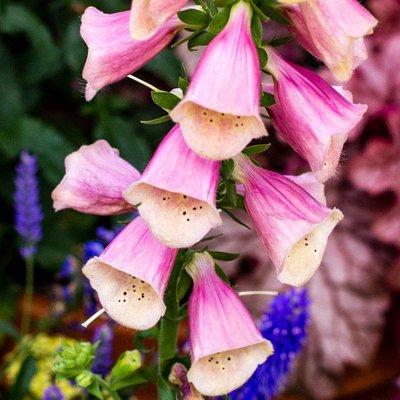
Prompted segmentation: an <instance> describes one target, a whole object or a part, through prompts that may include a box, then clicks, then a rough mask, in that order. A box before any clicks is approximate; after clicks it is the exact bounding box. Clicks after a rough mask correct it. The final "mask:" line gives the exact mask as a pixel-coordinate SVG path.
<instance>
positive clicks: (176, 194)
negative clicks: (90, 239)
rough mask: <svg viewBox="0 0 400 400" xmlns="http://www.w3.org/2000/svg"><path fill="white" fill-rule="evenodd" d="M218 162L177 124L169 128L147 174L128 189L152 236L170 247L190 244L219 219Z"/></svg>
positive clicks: (218, 223)
mask: <svg viewBox="0 0 400 400" xmlns="http://www.w3.org/2000/svg"><path fill="white" fill-rule="evenodd" d="M219 167H220V163H219V162H218V161H211V160H206V159H204V158H201V157H199V156H198V155H197V154H196V153H195V152H193V151H192V150H190V149H189V147H188V146H187V144H186V142H185V140H184V139H183V137H182V133H181V130H180V128H179V125H175V127H174V128H173V129H172V130H171V131H170V132H169V133H168V135H167V136H166V137H165V138H164V140H163V141H162V142H161V144H160V146H159V147H158V149H157V151H156V153H155V154H154V155H153V158H152V159H151V161H150V163H149V165H148V166H147V168H146V170H145V171H144V173H143V176H142V179H140V180H139V181H138V182H136V183H134V184H133V185H131V186H130V187H129V188H128V189H127V190H126V191H125V193H124V196H125V199H126V200H127V201H128V202H129V203H130V204H133V205H138V210H139V212H140V215H141V216H142V217H143V219H144V220H145V221H146V222H147V224H148V225H149V227H150V229H151V231H152V232H153V234H154V236H155V237H156V238H157V239H159V240H160V241H162V242H163V243H165V244H166V245H167V246H170V247H174V248H177V247H189V246H191V245H193V244H195V243H197V242H198V241H199V240H200V239H202V238H203V236H204V235H206V234H207V232H208V231H209V230H210V229H211V228H213V227H215V226H218V225H220V224H221V218H220V215H219V212H218V211H217V209H216V208H215V203H216V190H217V184H218V177H219Z"/></svg>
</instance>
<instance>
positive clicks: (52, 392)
mask: <svg viewBox="0 0 400 400" xmlns="http://www.w3.org/2000/svg"><path fill="white" fill-rule="evenodd" d="M42 400H64V396H63V394H62V392H61V390H60V388H59V387H58V386H56V385H51V386H49V387H48V388H47V389H46V390H45V391H44V395H43V399H42Z"/></svg>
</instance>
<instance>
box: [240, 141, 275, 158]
mask: <svg viewBox="0 0 400 400" xmlns="http://www.w3.org/2000/svg"><path fill="white" fill-rule="evenodd" d="M270 146H271V143H267V144H255V145H254V146H248V147H246V148H245V149H244V150H243V151H242V153H243V154H246V156H252V155H255V154H260V153H264V151H267V150H268V149H269V148H270Z"/></svg>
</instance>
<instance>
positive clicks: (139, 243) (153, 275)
mask: <svg viewBox="0 0 400 400" xmlns="http://www.w3.org/2000/svg"><path fill="white" fill-rule="evenodd" d="M176 254H177V251H176V250H173V249H169V248H168V247H166V246H164V245H163V244H161V243H160V242H159V241H158V240H157V239H155V238H154V237H153V235H152V234H151V233H150V231H149V230H148V228H147V225H146V224H145V222H144V221H143V220H142V219H141V218H140V217H137V218H136V219H134V220H133V221H132V222H130V223H129V224H128V225H127V226H126V227H125V229H124V230H123V231H122V232H121V233H120V234H119V235H118V236H117V237H116V238H115V239H114V240H113V241H112V242H111V243H110V245H109V246H108V247H107V248H106V249H105V250H104V252H103V253H102V254H101V255H100V256H99V257H94V258H92V259H91V260H89V261H88V263H87V264H86V265H85V267H84V268H83V273H84V274H85V275H86V276H87V277H88V278H89V280H90V284H91V285H92V287H93V288H94V289H95V290H96V291H97V293H98V295H99V299H100V302H101V304H102V306H103V307H104V308H105V310H106V312H107V314H108V315H109V316H110V317H111V318H113V319H114V320H115V321H117V322H118V323H120V324H121V325H124V326H126V327H128V328H132V329H139V330H145V329H148V328H151V327H152V326H154V325H155V324H156V323H157V322H158V320H159V319H160V318H161V317H162V316H163V315H164V313H165V310H166V308H165V305H164V301H163V296H164V292H165V289H166V287H167V284H168V279H169V276H170V273H171V271H172V268H173V265H174V262H175V258H176Z"/></svg>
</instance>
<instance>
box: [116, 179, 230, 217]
mask: <svg viewBox="0 0 400 400" xmlns="http://www.w3.org/2000/svg"><path fill="white" fill-rule="evenodd" d="M139 185H145V186H149V187H154V188H157V189H161V190H165V191H166V192H170V193H174V194H182V195H185V196H188V197H191V198H193V199H195V200H199V201H204V202H205V203H207V204H208V205H209V206H210V207H211V208H212V209H213V210H214V211H215V213H216V215H218V216H219V219H220V220H221V217H220V212H219V210H218V209H217V207H216V205H215V203H211V202H210V201H209V200H205V199H200V198H198V197H196V196H193V194H192V193H190V192H188V191H184V192H183V191H182V192H174V191H171V190H170V189H169V188H168V187H167V186H166V185H163V184H162V183H161V184H157V186H155V185H153V184H151V183H149V182H146V180H144V179H141V180H139V181H137V182H134V183H132V184H131V185H130V186H129V187H128V188H127V189H125V190H124V192H123V193H122V196H123V198H124V199H125V200H126V201H127V202H128V203H129V204H132V203H131V202H130V200H129V193H130V192H131V191H132V190H135V189H137V188H138V186H139ZM133 206H139V204H135V205H133ZM221 223H222V220H221Z"/></svg>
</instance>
